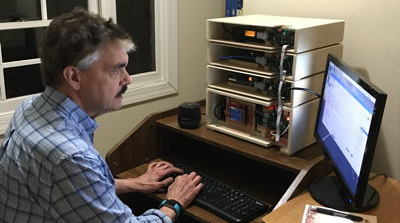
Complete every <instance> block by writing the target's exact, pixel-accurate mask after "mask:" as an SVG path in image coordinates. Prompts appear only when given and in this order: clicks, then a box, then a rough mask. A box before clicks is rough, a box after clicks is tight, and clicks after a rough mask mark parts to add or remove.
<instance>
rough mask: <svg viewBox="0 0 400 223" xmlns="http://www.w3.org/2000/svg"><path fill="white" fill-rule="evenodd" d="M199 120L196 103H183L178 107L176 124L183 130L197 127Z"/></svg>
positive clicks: (199, 114) (198, 109)
mask: <svg viewBox="0 0 400 223" xmlns="http://www.w3.org/2000/svg"><path fill="white" fill-rule="evenodd" d="M200 120H201V113H200V104H199V103H196V102H183V103H181V104H180V105H179V107H178V124H179V125H180V126H181V127H182V128H185V129H195V128H198V127H199V124H200Z"/></svg>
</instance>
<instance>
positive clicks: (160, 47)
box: [0, 0, 178, 134]
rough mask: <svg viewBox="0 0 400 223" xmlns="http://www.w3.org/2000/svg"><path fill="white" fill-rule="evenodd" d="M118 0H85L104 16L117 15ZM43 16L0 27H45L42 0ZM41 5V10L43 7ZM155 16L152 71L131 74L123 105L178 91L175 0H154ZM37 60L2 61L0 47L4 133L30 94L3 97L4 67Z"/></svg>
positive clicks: (0, 121)
mask: <svg viewBox="0 0 400 223" xmlns="http://www.w3.org/2000/svg"><path fill="white" fill-rule="evenodd" d="M116 1H117V0H88V8H89V11H92V12H94V13H99V14H100V15H101V16H103V17H105V18H110V17H111V18H112V19H113V20H114V21H116V22H117V23H118V21H117V19H116ZM41 4H42V15H44V16H42V20H37V21H25V22H6V23H0V30H5V29H21V28H36V27H46V26H48V25H49V24H50V22H51V20H48V19H47V12H46V10H45V7H43V5H45V4H46V0H41ZM43 8H44V10H43ZM154 16H155V18H154V19H155V24H154V25H155V52H156V53H155V54H156V55H155V60H156V68H155V71H151V72H146V73H140V74H135V75H132V83H131V84H130V85H129V86H128V90H127V91H126V93H125V94H124V99H123V101H122V103H123V106H125V105H130V104H134V103H138V102H143V101H146V100H151V99H156V98H159V97H164V96H167V95H171V94H176V93H177V92H178V62H177V61H178V56H177V52H178V44H177V0H168V1H165V0H154ZM38 63H40V59H39V58H35V59H29V60H21V61H13V62H6V63H3V62H2V55H1V50H0V88H1V89H0V91H1V93H2V94H1V95H2V97H1V98H0V134H4V132H5V130H6V129H7V126H8V123H9V121H10V120H11V118H12V116H13V114H14V110H15V109H16V108H17V107H18V105H19V104H20V103H21V102H22V101H23V100H25V99H26V98H27V97H29V96H30V95H26V96H22V97H16V98H11V99H5V89H4V88H3V86H5V85H4V84H5V83H4V72H3V69H4V68H7V67H13V66H20V65H30V64H38Z"/></svg>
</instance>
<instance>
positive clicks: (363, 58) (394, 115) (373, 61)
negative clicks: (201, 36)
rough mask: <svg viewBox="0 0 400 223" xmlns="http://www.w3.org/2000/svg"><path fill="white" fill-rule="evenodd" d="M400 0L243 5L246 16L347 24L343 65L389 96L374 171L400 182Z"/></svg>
mask: <svg viewBox="0 0 400 223" xmlns="http://www.w3.org/2000/svg"><path fill="white" fill-rule="evenodd" d="M399 10H400V1H398V0H380V1H369V0H336V1H327V0H302V1H292V0H279V1H276V0H244V15H249V14H268V15H278V16H297V17H310V18H328V19H343V20H345V34H344V41H343V44H344V53H343V60H344V61H345V62H346V63H347V64H349V65H350V66H352V67H353V68H354V69H356V70H357V71H359V72H360V73H362V74H364V75H365V76H367V77H368V78H369V79H370V80H371V81H372V82H373V83H374V84H375V85H377V86H379V87H380V88H381V89H382V90H384V91H385V92H386V93H387V94H388V100H387V102H386V108H385V114H384V118H383V121H382V126H381V132H380V136H379V138H378V145H377V149H376V151H375V157H374V165H373V168H372V169H373V171H375V172H384V173H386V174H388V175H389V176H390V177H392V178H395V179H398V180H400V165H399V163H400V139H399V138H400V105H399V103H400V90H399V88H400V13H399Z"/></svg>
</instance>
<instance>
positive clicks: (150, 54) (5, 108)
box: [0, 0, 178, 134]
mask: <svg viewBox="0 0 400 223" xmlns="http://www.w3.org/2000/svg"><path fill="white" fill-rule="evenodd" d="M176 5H177V0H168V1H165V0H135V1H131V0H69V1H65V0H40V1H18V0H2V1H1V2H0V134H3V133H4V131H5V129H6V128H7V125H8V122H9V120H10V118H11V117H12V115H13V113H14V110H15V108H16V107H17V106H18V105H19V104H20V103H21V102H22V101H23V100H24V99H26V98H27V97H28V96H29V95H31V94H34V93H38V92H41V91H42V90H43V89H44V87H43V86H42V84H41V80H40V59H39V58H38V54H37V45H38V43H39V40H40V37H41V34H42V33H43V31H44V30H45V29H46V27H47V26H48V25H49V23H50V22H51V19H52V18H54V17H56V16H58V15H60V14H62V13H65V12H68V11H70V10H72V9H73V8H74V7H75V6H81V7H84V8H86V9H88V10H89V11H92V12H95V13H99V14H100V15H102V16H103V17H105V18H109V17H111V18H112V19H113V20H114V21H116V22H117V23H118V24H119V25H121V26H122V27H124V28H125V29H126V30H127V31H128V32H130V33H131V35H132V36H133V39H134V42H135V43H136V45H137V51H136V52H134V53H132V54H131V55H130V62H129V64H128V67H127V69H128V72H129V73H130V74H131V75H132V83H131V84H130V85H129V87H128V90H127V92H126V93H125V97H124V101H123V103H124V105H127V104H132V103H136V102H141V101H144V100H149V99H154V98H157V97H162V96H165V95H169V94H174V93H176V92H177V85H178V84H177V83H178V81H177V36H176V34H177V33H176V25H177V21H176V7H177V6H176Z"/></svg>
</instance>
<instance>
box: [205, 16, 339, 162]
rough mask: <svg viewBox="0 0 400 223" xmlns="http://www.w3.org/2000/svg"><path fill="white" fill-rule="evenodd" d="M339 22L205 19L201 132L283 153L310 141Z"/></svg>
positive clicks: (275, 18)
mask: <svg viewBox="0 0 400 223" xmlns="http://www.w3.org/2000/svg"><path fill="white" fill-rule="evenodd" d="M343 33H344V21H342V20H332V19H314V18H296V17H280V16H268V15H246V16H238V17H229V18H216V19H209V20H207V39H208V50H207V61H208V65H207V83H208V86H207V100H206V112H207V127H208V128H210V129H213V130H216V131H220V132H223V133H226V134H229V135H231V136H234V137H238V138H241V139H243V140H247V141H250V142H253V143H256V144H259V145H262V146H265V147H269V146H272V145H277V146H279V147H280V151H281V153H283V154H287V155H292V154H294V153H295V152H296V151H298V150H300V149H302V148H304V147H306V146H308V145H310V144H312V143H313V142H315V138H314V135H313V132H314V126H315V121H316V113H317V110H318V104H319V94H320V93H321V87H322V82H323V76H324V70H325V66H326V58H327V55H328V54H329V53H330V54H334V55H336V56H337V57H339V58H341V56H342V51H343V45H342V44H341V42H342V40H343Z"/></svg>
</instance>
